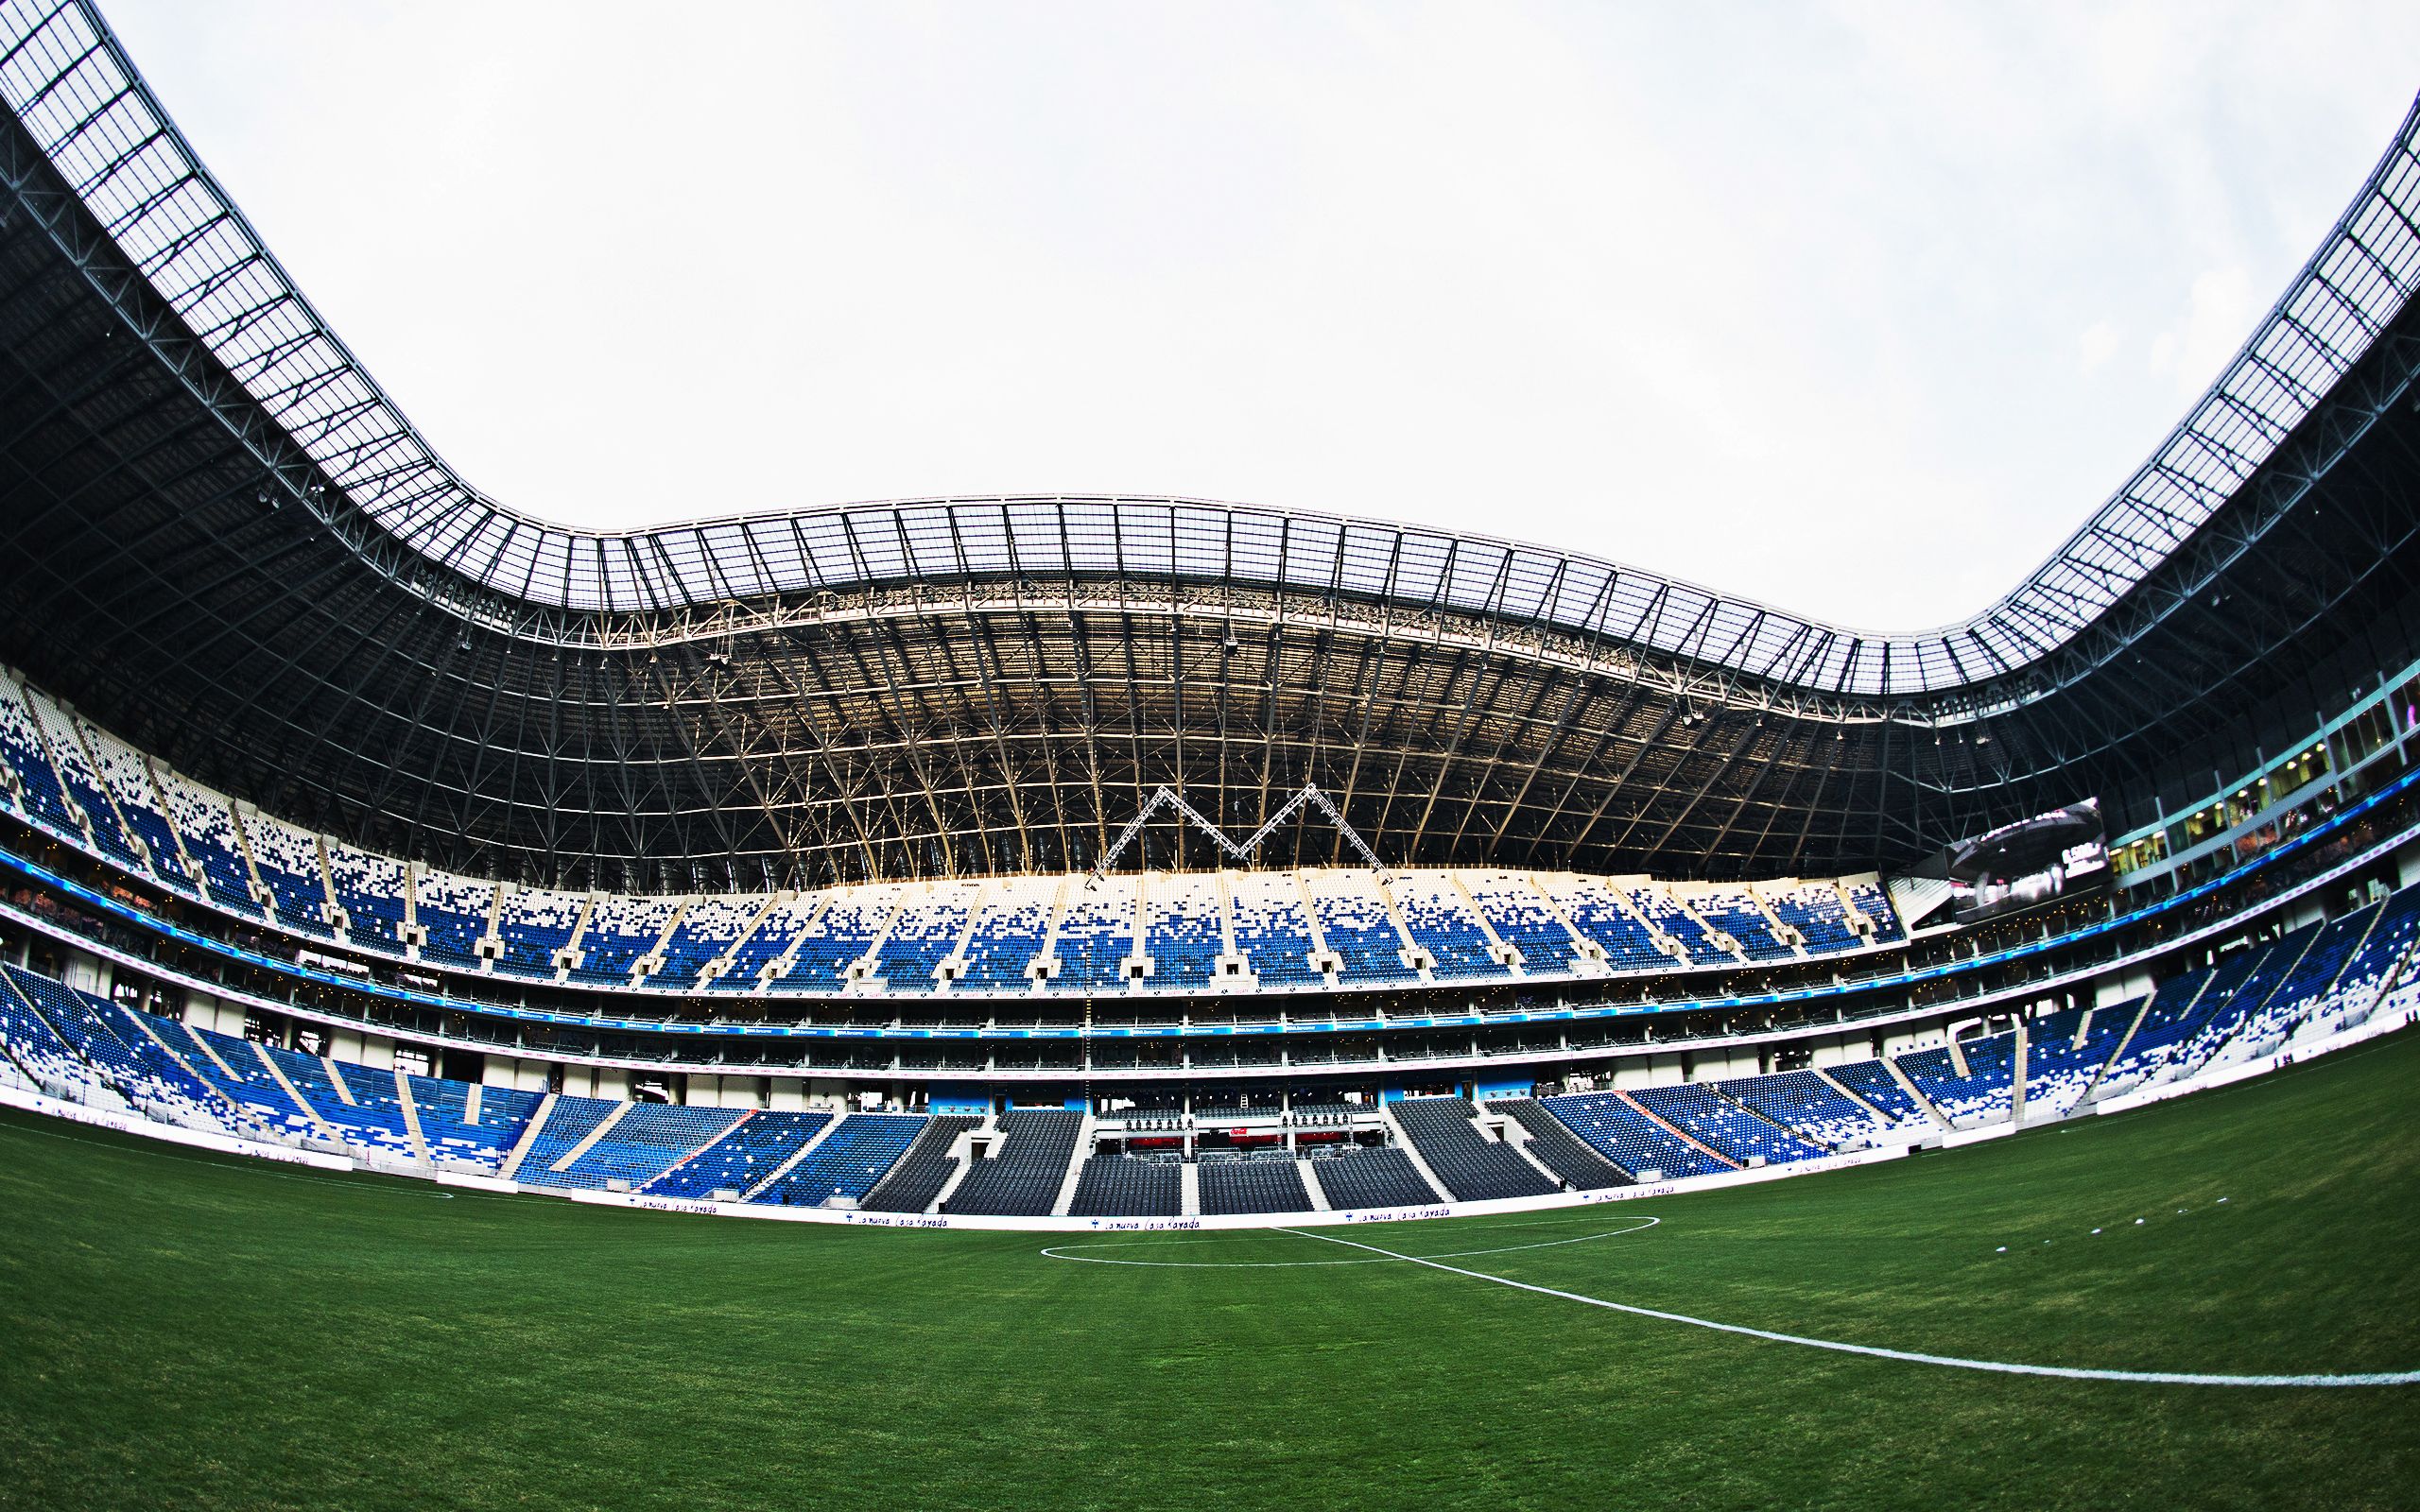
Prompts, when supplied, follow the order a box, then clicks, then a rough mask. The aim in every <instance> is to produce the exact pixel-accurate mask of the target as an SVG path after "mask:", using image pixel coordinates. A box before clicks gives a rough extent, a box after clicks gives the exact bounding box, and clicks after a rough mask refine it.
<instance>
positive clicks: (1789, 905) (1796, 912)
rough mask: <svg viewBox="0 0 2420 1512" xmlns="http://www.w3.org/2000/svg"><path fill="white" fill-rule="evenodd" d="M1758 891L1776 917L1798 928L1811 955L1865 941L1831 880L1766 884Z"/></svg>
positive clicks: (1854, 946) (1848, 948) (1853, 947)
mask: <svg viewBox="0 0 2420 1512" xmlns="http://www.w3.org/2000/svg"><path fill="white" fill-rule="evenodd" d="M1755 890H1756V893H1757V895H1758V896H1760V897H1762V898H1763V899H1764V900H1765V902H1766V904H1767V906H1769V907H1771V908H1772V911H1773V917H1774V918H1776V919H1780V920H1781V921H1782V922H1783V923H1785V924H1788V925H1789V927H1790V928H1792V929H1794V930H1796V931H1798V933H1799V935H1800V936H1801V937H1802V938H1804V939H1805V940H1806V954H1809V955H1830V954H1840V953H1841V952H1843V951H1853V950H1857V949H1858V948H1859V947H1861V946H1863V945H1864V944H1865V940H1864V938H1863V936H1859V935H1858V932H1857V931H1856V930H1855V929H1853V928H1851V927H1850V926H1849V916H1848V909H1847V908H1846V907H1845V906H1844V905H1843V903H1842V902H1841V890H1840V889H1839V888H1838V887H1836V886H1834V885H1832V884H1830V883H1828V882H1809V883H1800V884H1797V885H1787V884H1784V885H1762V886H1759V887H1757V888H1756V889H1755Z"/></svg>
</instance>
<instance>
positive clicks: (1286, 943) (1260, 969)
mask: <svg viewBox="0 0 2420 1512" xmlns="http://www.w3.org/2000/svg"><path fill="white" fill-rule="evenodd" d="M1225 884H1226V888H1227V904H1228V909H1229V914H1230V919H1231V920H1232V923H1233V926H1234V928H1235V932H1236V954H1238V955H1240V956H1242V957H1243V958H1244V962H1245V966H1244V969H1245V970H1246V971H1250V972H1252V973H1253V977H1254V978H1255V979H1257V981H1258V982H1259V984H1260V986H1262V987H1264V988H1288V987H1318V986H1320V985H1321V984H1322V982H1324V981H1326V977H1325V976H1324V975H1322V973H1321V972H1319V971H1313V970H1312V969H1311V952H1312V943H1311V924H1310V919H1309V916H1308V915H1306V914H1305V912H1304V911H1303V892H1302V887H1301V885H1299V884H1297V883H1296V882H1295V880H1294V874H1293V873H1292V872H1290V871H1278V872H1270V871H1246V872H1238V873H1236V874H1234V875H1232V876H1229V877H1227V878H1226V879H1225ZM1394 965H1395V968H1396V970H1398V971H1400V970H1402V963H1401V962H1400V961H1397V962H1395V963H1394Z"/></svg>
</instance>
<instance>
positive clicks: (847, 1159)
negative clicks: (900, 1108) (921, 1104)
mask: <svg viewBox="0 0 2420 1512" xmlns="http://www.w3.org/2000/svg"><path fill="white" fill-rule="evenodd" d="M924 1128H925V1120H924V1119H922V1118H919V1117H916V1116H914V1115H912V1114H908V1113H851V1114H849V1115H848V1116H847V1117H846V1118H843V1119H842V1120H841V1121H840V1126H839V1127H838V1128H836V1129H834V1130H833V1131H832V1132H831V1133H829V1134H827V1135H825V1136H824V1138H823V1143H821V1144H819V1145H817V1146H816V1147H815V1148H814V1150H812V1151H811V1152H809V1154H808V1155H807V1158H806V1159H805V1160H801V1161H800V1162H799V1163H798V1164H796V1165H794V1166H792V1167H791V1168H790V1169H789V1170H788V1171H787V1173H785V1174H784V1175H783V1177H782V1178H781V1180H779V1181H777V1182H775V1183H774V1184H773V1185H772V1186H771V1187H770V1188H769V1189H768V1190H767V1191H766V1192H765V1193H764V1194H762V1195H761V1196H759V1197H758V1198H757V1199H756V1200H758V1201H760V1202H774V1203H779V1204H781V1205H783V1206H785V1207H791V1208H820V1207H821V1206H823V1205H824V1204H825V1203H827V1202H830V1201H831V1200H832V1199H833V1198H834V1197H847V1198H849V1199H851V1200H852V1201H862V1200H863V1199H864V1197H865V1195H866V1194H867V1193H869V1192H872V1191H873V1189H874V1187H875V1185H876V1184H877V1183H879V1182H880V1181H881V1180H882V1178H883V1177H885V1176H887V1175H889V1174H890V1168H891V1166H892V1165H893V1164H895V1163H897V1161H898V1160H899V1158H900V1157H901V1156H902V1155H905V1154H907V1153H908V1146H909V1145H910V1144H913V1143H916V1136H917V1135H918V1134H920V1133H922V1132H924Z"/></svg>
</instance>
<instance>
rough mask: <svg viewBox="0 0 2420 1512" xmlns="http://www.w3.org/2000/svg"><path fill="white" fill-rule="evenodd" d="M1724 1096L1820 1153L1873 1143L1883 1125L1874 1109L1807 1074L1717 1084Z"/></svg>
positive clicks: (1882, 1131)
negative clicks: (1790, 1133)
mask: <svg viewBox="0 0 2420 1512" xmlns="http://www.w3.org/2000/svg"><path fill="white" fill-rule="evenodd" d="M1716 1087H1717V1089H1718V1090H1719V1091H1721V1093H1722V1094H1723V1095H1724V1096H1725V1097H1729V1098H1731V1099H1733V1100H1734V1101H1736V1102H1737V1103H1738V1104H1739V1106H1740V1107H1742V1108H1748V1109H1750V1110H1751V1111H1754V1112H1755V1113H1757V1114H1760V1115H1762V1116H1763V1117H1764V1118H1766V1119H1769V1120H1771V1121H1772V1122H1773V1123H1775V1124H1778V1125H1782V1126H1783V1127H1784V1128H1788V1129H1791V1130H1794V1131H1795V1132H1796V1133H1797V1134H1798V1136H1799V1137H1800V1138H1802V1139H1804V1140H1806V1142H1807V1143H1809V1144H1811V1145H1813V1146H1815V1147H1816V1148H1817V1149H1821V1150H1827V1151H1828V1150H1838V1149H1847V1148H1856V1147H1862V1146H1864V1145H1869V1144H1873V1143H1876V1142H1878V1141H1879V1140H1880V1139H1881V1138H1882V1136H1883V1135H1884V1134H1885V1133H1886V1132H1888V1130H1889V1125H1888V1123H1887V1122H1886V1121H1885V1120H1884V1119H1883V1118H1882V1117H1881V1116H1879V1115H1878V1114H1876V1112H1875V1111H1874V1109H1872V1108H1867V1107H1866V1106H1865V1105H1863V1104H1862V1103H1859V1102H1858V1101H1857V1100H1856V1099H1855V1098H1853V1097H1850V1096H1849V1095H1848V1094H1847V1093H1845V1092H1843V1091H1841V1090H1840V1089H1839V1088H1838V1087H1835V1086H1833V1085H1832V1084H1831V1083H1830V1082H1827V1081H1825V1080H1824V1078H1823V1077H1821V1076H1819V1075H1817V1074H1815V1073H1814V1072H1811V1071H1785V1072H1779V1073H1776V1074H1772V1075H1770V1076H1743V1077H1741V1078H1739V1079H1738V1080H1737V1081H1726V1082H1718V1083H1716Z"/></svg>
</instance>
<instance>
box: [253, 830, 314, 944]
mask: <svg viewBox="0 0 2420 1512" xmlns="http://www.w3.org/2000/svg"><path fill="white" fill-rule="evenodd" d="M244 838H245V839H246V840H247V841H249V842H250V843H251V852H252V871H253V874H254V875H256V876H258V877H259V878H260V879H261V885H263V886H266V887H267V888H268V893H269V906H270V907H271V908H273V909H275V910H276V913H277V921H278V922H279V923H280V924H283V925H284V926H285V927H286V928H287V929H291V930H296V931H298V932H300V933H302V934H304V935H309V936H315V937H316V938H320V939H334V938H335V937H336V930H335V929H334V928H333V927H332V926H331V925H330V924H329V923H328V921H327V918H328V913H327V903H328V884H327V878H326V875H325V873H324V872H323V871H322V870H321V869H320V844H319V841H317V840H316V839H314V838H313V837H312V836H311V833H310V832H308V831H307V830H302V829H299V828H297V827H296V826H294V825H291V824H288V823H286V822H285V820H284V819H281V818H277V817H275V816H271V815H268V814H260V813H253V814H249V815H246V816H245V817H244Z"/></svg>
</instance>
